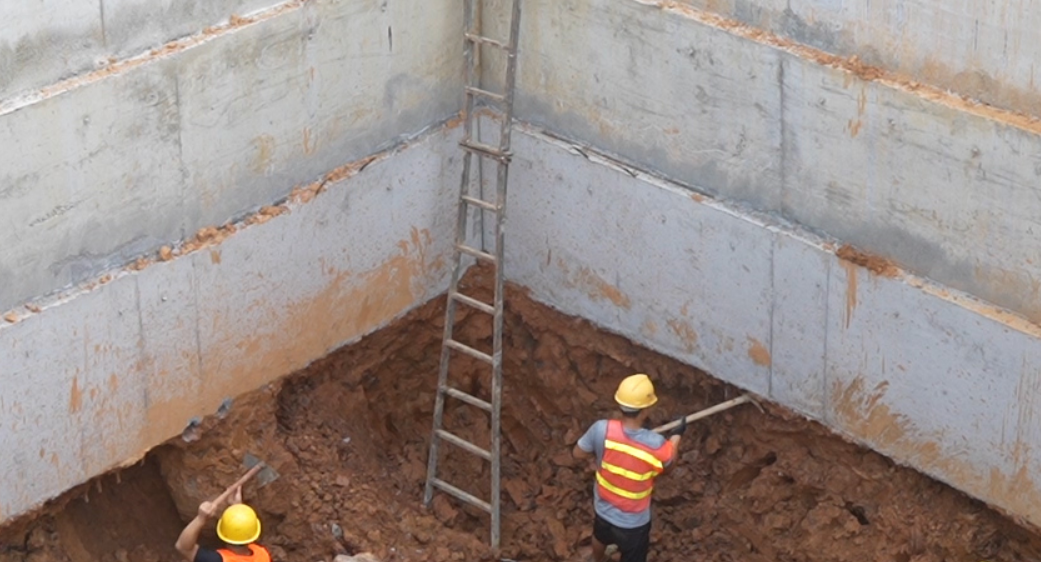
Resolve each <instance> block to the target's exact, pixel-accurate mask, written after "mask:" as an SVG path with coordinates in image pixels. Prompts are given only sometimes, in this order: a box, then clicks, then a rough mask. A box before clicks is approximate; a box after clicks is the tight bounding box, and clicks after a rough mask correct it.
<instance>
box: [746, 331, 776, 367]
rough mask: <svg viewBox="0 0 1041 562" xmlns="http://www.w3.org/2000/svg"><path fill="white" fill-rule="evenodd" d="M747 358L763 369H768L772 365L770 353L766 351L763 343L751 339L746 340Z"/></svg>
mask: <svg viewBox="0 0 1041 562" xmlns="http://www.w3.org/2000/svg"><path fill="white" fill-rule="evenodd" d="M748 356H749V357H751V358H752V361H754V362H755V364H756V365H760V366H763V367H769V366H770V364H771V363H773V358H772V357H771V356H770V351H769V350H768V349H766V346H764V345H763V342H761V341H759V340H757V339H755V338H752V337H749V338H748Z"/></svg>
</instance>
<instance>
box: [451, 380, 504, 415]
mask: <svg viewBox="0 0 1041 562" xmlns="http://www.w3.org/2000/svg"><path fill="white" fill-rule="evenodd" d="M441 391H442V392H444V393H445V394H447V395H449V396H451V397H452V398H455V399H456V400H461V401H463V402H466V403H467V404H469V405H471V406H475V407H477V408H480V409H482V410H484V411H485V412H490V411H492V405H491V403H490V402H485V401H484V400H481V399H480V398H478V397H476V396H474V395H473V394H467V393H465V392H463V391H462V390H456V389H454V388H452V387H450V386H446V387H444V388H442V389H441Z"/></svg>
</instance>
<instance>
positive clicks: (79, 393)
mask: <svg viewBox="0 0 1041 562" xmlns="http://www.w3.org/2000/svg"><path fill="white" fill-rule="evenodd" d="M81 408H83V390H82V389H80V379H79V377H72V389H71V390H70V391H69V413H73V414H75V413H76V412H79V411H80V409H81Z"/></svg>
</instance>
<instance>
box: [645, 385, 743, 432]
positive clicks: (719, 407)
mask: <svg viewBox="0 0 1041 562" xmlns="http://www.w3.org/2000/svg"><path fill="white" fill-rule="evenodd" d="M751 401H752V397H751V396H749V395H748V394H742V395H741V396H738V397H737V398H734V399H733V400H727V401H726V402H723V403H722V404H716V405H715V406H712V407H711V408H705V409H704V410H701V411H699V412H694V413H693V414H691V415H689V416H687V423H690V422H695V421H698V420H700V419H704V418H707V417H709V416H711V415H713V414H718V413H720V412H722V411H724V410H729V409H730V408H733V407H734V406H740V405H741V404H744V403H746V402H751ZM679 424H680V421H679V420H675V421H671V422H669V423H667V424H665V425H662V426H660V427H656V428H654V432H655V433H664V432H666V431H668V430H670V429H672V428H674V427H676V426H678V425H679Z"/></svg>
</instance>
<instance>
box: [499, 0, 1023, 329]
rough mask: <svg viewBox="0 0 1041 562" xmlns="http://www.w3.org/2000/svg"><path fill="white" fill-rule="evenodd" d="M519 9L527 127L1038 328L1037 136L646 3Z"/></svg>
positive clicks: (543, 3)
mask: <svg viewBox="0 0 1041 562" xmlns="http://www.w3.org/2000/svg"><path fill="white" fill-rule="evenodd" d="M524 6H525V12H524V19H523V31H522V33H523V35H522V42H521V43H522V51H523V52H522V55H521V57H520V63H519V67H520V76H519V81H520V82H519V84H520V91H519V93H518V104H517V115H518V116H519V118H521V119H523V120H526V121H529V122H532V123H534V124H537V125H540V126H544V127H546V128H547V129H549V130H551V131H553V132H554V133H555V134H558V135H560V136H563V137H565V138H570V139H574V140H577V141H580V142H583V143H586V144H589V145H591V146H594V147H598V148H600V149H602V150H605V151H607V152H609V153H612V154H615V155H620V157H621V158H622V159H624V160H626V161H629V162H631V163H633V164H635V165H637V166H640V167H643V168H646V169H650V170H655V171H657V172H659V173H662V174H664V175H665V176H667V177H669V178H671V179H674V180H676V181H678V182H680V183H683V184H685V185H691V186H695V187H696V188H697V189H698V190H700V191H702V192H704V193H708V194H712V195H717V196H720V197H724V198H727V199H730V200H734V201H740V202H741V203H742V204H748V205H751V206H753V207H754V208H756V209H759V210H763V211H768V212H772V213H776V214H778V215H780V216H783V217H784V218H786V219H789V220H793V221H797V222H799V223H801V224H802V225H803V226H805V227H807V228H808V229H810V230H812V231H817V232H823V233H826V234H828V235H831V236H834V237H836V238H838V239H840V240H842V241H843V242H848V243H852V244H854V245H856V246H858V247H861V248H862V249H864V250H865V251H868V252H871V253H875V254H879V255H881V256H884V257H886V258H889V259H893V260H895V261H897V262H899V263H900V264H901V265H903V266H904V267H907V268H909V269H910V270H912V271H914V272H915V273H917V274H920V275H923V276H927V277H929V278H931V279H934V280H936V281H938V282H940V283H943V284H945V285H948V286H951V287H954V288H957V289H960V290H964V291H966V292H969V293H972V294H975V295H977V296H979V297H981V298H984V299H986V300H989V301H991V302H993V303H996V304H999V305H1002V306H1005V307H1009V308H1011V309H1013V310H1016V311H1019V312H1021V313H1023V314H1025V315H1027V316H1028V317H1030V318H1032V319H1033V320H1036V321H1041V257H1039V256H1038V253H1037V251H1036V245H1035V244H1031V243H1029V241H1031V240H1035V239H1036V238H1037V235H1038V234H1039V233H1041V220H1039V219H1038V218H1037V217H1041V190H1039V189H1038V182H1039V181H1041V160H1039V159H1038V156H1037V155H1038V154H1041V127H1039V126H1038V125H1037V124H1036V123H1028V122H1027V121H1025V120H1019V121H1015V122H1010V121H1007V120H1004V119H1005V118H1004V117H1002V116H1000V115H994V114H991V115H988V114H984V113H982V112H980V111H978V110H977V109H975V108H970V107H966V106H964V104H962V105H960V106H959V105H957V104H958V103H960V102H958V100H956V99H955V98H953V97H950V96H948V97H947V98H942V97H941V98H940V99H932V98H930V99H926V98H925V97H923V96H922V95H919V94H918V93H915V92H913V91H911V90H909V89H907V88H904V87H901V86H899V85H893V84H883V83H880V82H877V81H866V80H863V79H861V78H859V77H857V76H855V75H853V74H851V73H848V72H846V71H844V70H839V69H834V68H831V67H827V66H822V65H821V64H819V63H818V62H816V61H814V60H811V59H807V58H804V57H802V56H799V55H796V54H792V53H790V52H787V51H782V50H779V49H777V48H775V47H773V46H769V45H766V44H763V43H759V42H756V41H754V40H750V39H748V38H744V37H741V36H738V35H735V34H733V33H731V32H729V31H727V30H724V29H720V28H717V27H713V26H710V25H707V24H705V23H702V22H700V21H697V20H695V19H693V18H691V17H689V16H687V15H684V14H682V13H679V12H676V11H663V10H662V9H660V8H659V7H657V6H654V5H646V4H643V3H640V2H637V1H634V0H623V1H619V2H615V1H608V0H594V1H592V2H580V1H577V0H560V1H556V0H553V1H551V0H531V1H529V2H526V3H525V5H524ZM490 13H495V12H490ZM485 24H486V28H487V29H488V31H487V32H488V33H490V34H499V33H501V32H502V19H501V18H500V17H489V19H488V20H486V21H485ZM499 70H501V69H496V68H494V65H491V67H490V68H486V69H485V71H486V76H487V78H488V80H489V81H494V80H495V79H496V78H497V77H498V76H500V74H496V72H497V71H499ZM934 97H935V96H934Z"/></svg>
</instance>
